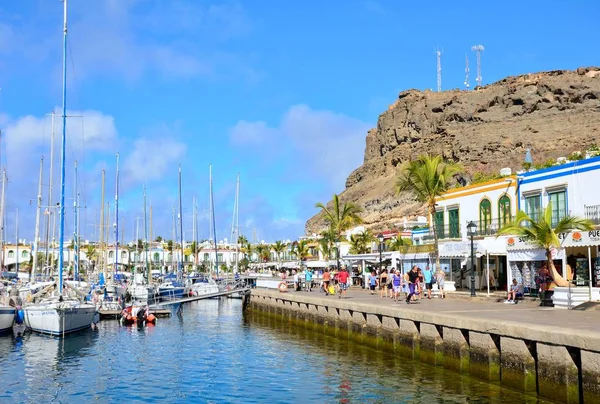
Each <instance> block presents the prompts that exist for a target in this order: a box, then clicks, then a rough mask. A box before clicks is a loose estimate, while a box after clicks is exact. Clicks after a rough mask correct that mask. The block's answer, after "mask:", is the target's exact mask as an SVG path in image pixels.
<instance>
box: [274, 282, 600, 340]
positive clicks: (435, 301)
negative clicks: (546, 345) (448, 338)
mask: <svg viewBox="0 0 600 404" xmlns="http://www.w3.org/2000/svg"><path fill="white" fill-rule="evenodd" d="M273 293H278V292H276V291H273ZM285 294H286V295H295V296H298V297H305V298H308V299H311V298H317V299H331V300H332V301H339V302H344V301H345V302H348V303H352V304H353V305H354V304H356V305H363V304H364V305H368V306H373V305H376V306H382V307H388V308H394V307H396V308H398V310H402V311H411V312H428V313H436V314H439V315H448V316H452V317H463V318H465V319H469V320H485V321H486V322H487V321H492V322H494V321H497V322H498V323H505V322H511V323H520V324H522V325H523V326H524V328H527V327H526V325H535V326H548V332H552V331H553V330H555V331H558V329H560V331H562V332H564V333H572V334H576V333H577V332H578V331H584V332H585V331H587V332H592V333H597V335H598V338H600V307H596V308H595V309H590V310H586V311H581V310H565V309H556V308H552V307H540V306H538V305H537V304H535V303H534V302H526V303H519V304H504V303H502V302H496V301H494V299H489V300H491V301H486V300H488V299H487V298H485V299H481V300H479V299H477V298H476V299H477V300H475V301H471V300H468V299H464V298H455V297H454V298H453V297H450V298H446V299H439V298H432V299H431V300H428V299H423V300H421V301H419V302H416V303H415V302H413V303H411V304H410V305H407V304H406V302H405V301H404V300H402V301H401V302H398V303H397V302H394V301H392V300H391V299H390V298H381V297H379V294H376V295H373V296H371V294H370V293H369V291H367V290H363V289H351V290H349V291H348V298H347V299H341V300H340V299H338V295H337V294H336V295H333V296H325V294H324V293H323V292H319V291H315V290H313V291H312V292H305V291H302V292H293V291H288V292H286V293H285ZM484 295H485V294H484ZM311 300H312V299H311ZM586 334H587V333H586Z"/></svg>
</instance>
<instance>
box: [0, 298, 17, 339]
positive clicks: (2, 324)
mask: <svg viewBox="0 0 600 404" xmlns="http://www.w3.org/2000/svg"><path fill="white" fill-rule="evenodd" d="M16 313H17V309H15V308H14V307H11V306H7V305H4V304H1V305H0V333H4V332H8V331H10V330H11V329H12V327H13V324H14V323H15V315H16Z"/></svg>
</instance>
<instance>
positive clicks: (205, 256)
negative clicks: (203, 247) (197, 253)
mask: <svg viewBox="0 0 600 404" xmlns="http://www.w3.org/2000/svg"><path fill="white" fill-rule="evenodd" d="M204 262H208V253H204Z"/></svg>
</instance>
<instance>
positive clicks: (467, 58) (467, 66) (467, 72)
mask: <svg viewBox="0 0 600 404" xmlns="http://www.w3.org/2000/svg"><path fill="white" fill-rule="evenodd" d="M465 58H466V62H465V87H466V88H467V90H468V89H469V86H470V84H469V55H466V56H465Z"/></svg>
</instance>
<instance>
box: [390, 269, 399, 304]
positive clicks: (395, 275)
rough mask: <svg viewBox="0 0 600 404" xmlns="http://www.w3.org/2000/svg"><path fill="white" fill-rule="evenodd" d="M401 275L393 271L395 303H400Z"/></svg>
mask: <svg viewBox="0 0 600 404" xmlns="http://www.w3.org/2000/svg"><path fill="white" fill-rule="evenodd" d="M400 281H401V279H400V275H398V273H397V271H394V270H393V269H392V287H393V288H394V289H393V291H394V301H395V302H397V301H398V296H399V295H400V283H401V282H400Z"/></svg>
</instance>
